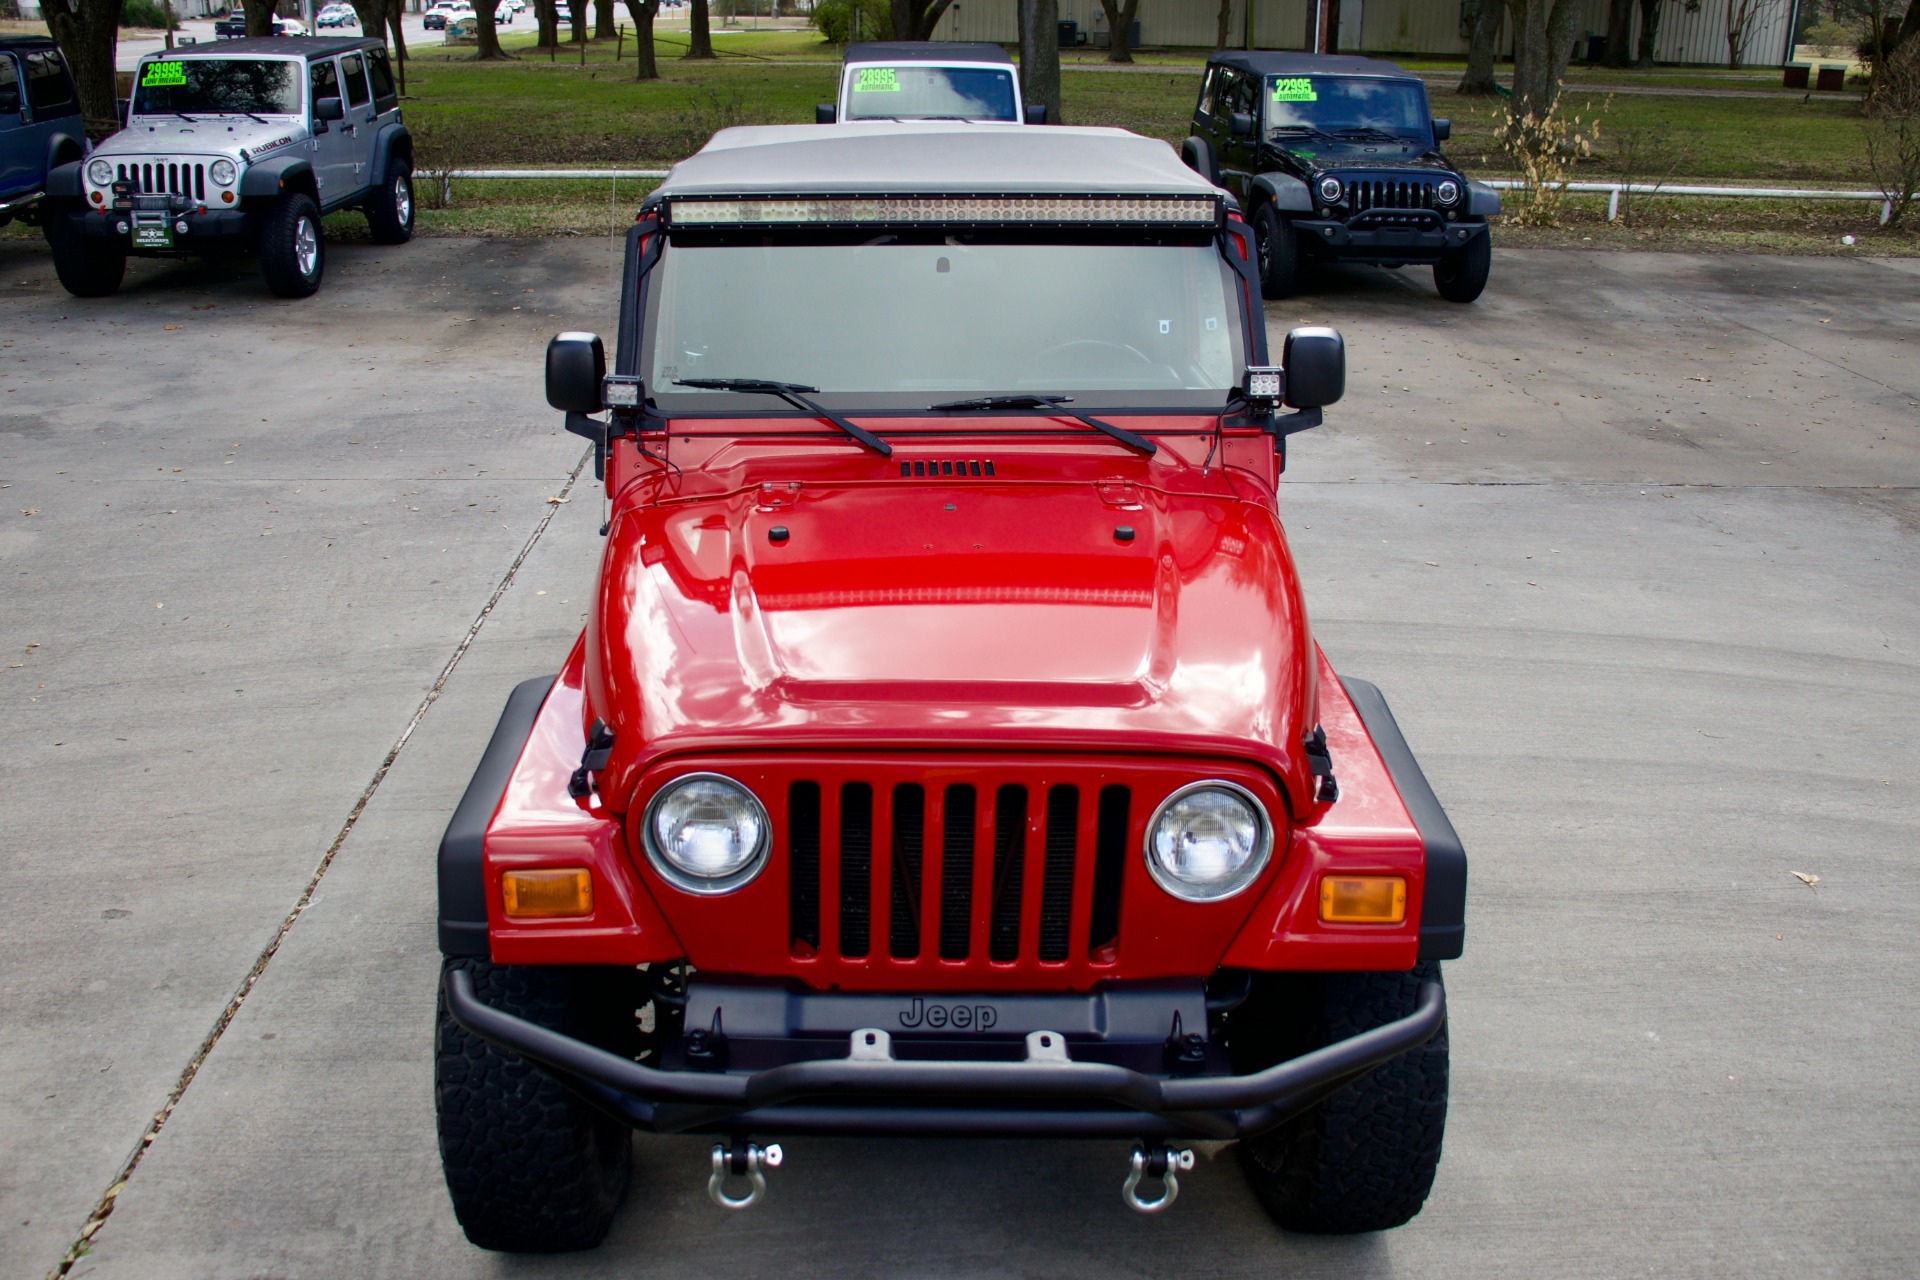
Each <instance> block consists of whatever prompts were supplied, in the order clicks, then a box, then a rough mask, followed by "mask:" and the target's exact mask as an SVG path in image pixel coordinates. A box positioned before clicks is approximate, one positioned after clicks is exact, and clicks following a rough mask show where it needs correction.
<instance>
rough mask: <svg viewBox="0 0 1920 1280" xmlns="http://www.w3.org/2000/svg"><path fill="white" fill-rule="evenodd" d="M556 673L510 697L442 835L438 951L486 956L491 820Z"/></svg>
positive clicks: (523, 683) (520, 686) (529, 682)
mask: <svg viewBox="0 0 1920 1280" xmlns="http://www.w3.org/2000/svg"><path fill="white" fill-rule="evenodd" d="M556 679H557V677H555V676H540V677H537V678H535V679H532V680H523V681H521V682H520V683H519V684H518V685H516V686H515V687H514V690H513V693H512V694H511V695H510V696H509V697H508V698H507V705H506V709H505V710H503V711H502V712H501V713H500V722H499V723H498V724H497V725H495V726H494V730H493V737H492V738H491V739H490V740H489V741H488V743H487V749H486V751H485V752H483V753H482V754H481V756H480V764H479V766H478V767H477V768H476V769H474V771H473V778H472V780H471V781H469V782H468V783H467V789H466V792H465V793H464V794H463V795H462V796H461V797H460V803H459V805H458V806H457V807H456V808H455V809H454V811H453V817H452V818H451V819H450V820H449V821H448V822H447V830H446V833H445V834H444V835H442V836H441V837H440V857H439V883H440V953H441V954H442V955H449V956H474V957H477V958H479V959H482V960H484V959H486V958H487V957H488V955H489V954H490V948H489V945H488V942H487V884H486V871H485V862H486V838H487V824H488V823H490V822H492V821H493V811H494V810H495V809H497V808H499V807H500V797H501V796H502V795H504V794H505V793H506V790H507V782H508V780H509V779H511V778H512V777H513V767H514V766H515V765H517V764H518V763H520V752H521V751H522V749H524V748H525V747H526V745H527V739H528V738H529V737H531V736H532V734H533V722H534V721H535V720H536V719H538V718H539V715H540V708H541V707H542V706H544V705H545V704H546V701H547V693H548V691H549V690H551V689H552V688H553V685H554V681H555V680H556Z"/></svg>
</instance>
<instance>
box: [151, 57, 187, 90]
mask: <svg viewBox="0 0 1920 1280" xmlns="http://www.w3.org/2000/svg"><path fill="white" fill-rule="evenodd" d="M186 82H187V68H186V65H185V64H184V63H180V62H149V63H148V64H147V69H146V70H145V71H143V72H142V73H141V74H140V87H141V88H142V89H152V88H158V87H160V86H163V85H176V84H185V83H186Z"/></svg>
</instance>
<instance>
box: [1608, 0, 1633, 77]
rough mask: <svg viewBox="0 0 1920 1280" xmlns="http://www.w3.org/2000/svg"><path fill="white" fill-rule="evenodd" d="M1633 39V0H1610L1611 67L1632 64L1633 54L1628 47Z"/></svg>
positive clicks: (1609, 49) (1609, 44)
mask: <svg viewBox="0 0 1920 1280" xmlns="http://www.w3.org/2000/svg"><path fill="white" fill-rule="evenodd" d="M1632 41H1633V0H1608V3H1607V56H1606V59H1605V61H1604V63H1603V65H1605V66H1609V67H1625V66H1631V65H1632V63H1633V54H1632V52H1631V51H1630V50H1629V49H1628V48H1627V46H1628V45H1629V44H1631V43H1632Z"/></svg>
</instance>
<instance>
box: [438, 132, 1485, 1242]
mask: <svg viewBox="0 0 1920 1280" xmlns="http://www.w3.org/2000/svg"><path fill="white" fill-rule="evenodd" d="M1255 271H1256V268H1255V266H1254V254H1253V245H1252V242H1251V236H1250V234H1249V231H1248V228H1247V226H1246V225H1245V224H1244V223H1243V222H1242V221H1241V220H1240V218H1239V216H1238V215H1237V214H1236V213H1235V211H1234V208H1233V206H1232V204H1231V202H1230V200H1229V199H1228V197H1227V196H1226V195H1225V193H1223V192H1221V191H1220V190H1219V189H1217V188H1215V187H1213V186H1212V185H1210V184H1209V183H1207V182H1206V181H1204V180H1203V179H1202V178H1200V177H1199V176H1198V175H1196V174H1195V173H1194V172H1192V171H1191V170H1190V169H1188V168H1187V167H1186V166H1184V165H1183V164H1181V162H1180V160H1179V159H1178V157H1176V156H1175V155H1174V153H1173V152H1172V151H1171V150H1170V149H1169V148H1168V147H1167V146H1165V145H1164V144H1163V143H1160V142H1155V141H1150V140H1148V139H1144V138H1139V137H1135V136H1134V135H1131V134H1128V133H1124V132H1120V131H1117V130H1110V129H1069V128H1053V129H1018V130H989V129H980V128H972V127H968V126H965V125H951V124H933V123H930V124H907V125H900V124H889V125H880V126H875V125H838V126H832V127H824V128H822V127H816V126H803V127H790V128H785V127H783V128H747V129H730V130H727V131H725V132H722V133H720V134H718V135H717V136H716V137H715V138H714V140H713V141H712V142H711V143H710V144H709V145H708V146H707V147H706V148H705V149H704V150H703V151H701V152H700V153H699V154H698V155H696V156H694V157H693V158H692V159H690V160H688V161H686V162H685V163H683V164H681V165H679V166H678V167H677V168H675V169H674V171H673V173H672V175H671V176H670V177H669V178H668V179H667V181H666V182H665V183H664V184H663V185H662V186H661V187H660V188H659V189H658V190H657V191H656V192H655V193H654V194H653V195H652V196H651V197H650V198H649V199H648V200H647V202H646V204H645V206H644V207H643V208H642V209H641V211H640V215H639V218H638V221H637V223H636V225H635V226H634V227H633V228H632V229H631V230H630V231H629V233H628V236H627V245H626V263H625V267H624V270H623V272H622V276H621V279H622V286H621V296H620V311H619V336H618V338H617V339H616V341H615V346H614V352H613V362H612V363H613V372H612V373H611V374H609V373H608V372H607V368H606V360H605V357H604V353H603V349H602V346H601V343H600V340H599V339H598V338H596V337H593V336H592V335H589V334H562V335H560V336H559V337H558V338H556V339H554V341H553V343H552V345H551V346H550V347H549V348H548V351H547V397H548V400H549V401H550V402H551V403H552V404H553V406H554V407H555V408H557V409H561V410H563V411H565V412H566V414H567V426H568V429H569V430H572V431H575V432H578V433H580V434H582V435H585V436H587V437H588V438H589V439H591V440H592V441H593V442H594V446H595V454H594V456H595V475H596V476H597V477H600V478H603V479H604V481H605V484H606V492H607V496H608V499H609V501H610V504H611V505H610V511H609V515H608V518H607V522H606V526H605V528H604V529H603V531H602V532H603V533H604V534H605V536H606V539H607V542H606V551H605V555H604V558H603V560H602V562H601V567H600V579H599V585H598V588H597V593H596V596H595V598H594V601H593V606H592V611H591V614H590V617H589V621H588V623H587V626H586V630H585V633H584V634H583V635H582V636H581V637H580V639H579V641H578V642H577V643H576V644H575V645H574V647H573V651H572V652H571V653H570V654H569V655H567V658H566V661H565V663H564V664H563V665H562V667H561V669H560V673H559V675H558V676H557V677H553V678H545V679H540V680H534V681H529V682H527V683H526V684H523V685H521V686H520V687H519V688H518V689H517V690H515V692H514V693H513V696H512V697H511V698H510V699H509V701H508V703H507V708H506V712H505V714H504V716H503V717H502V718H501V721H500V726H499V728H498V729H497V730H496V732H495V734H494V737H493V741H492V743H491V744H490V745H489V746H488V748H487V750H486V754H485V756H484V757H483V758H482V760H481V763H480V766H479V769H478V771H477V772H476V774H475V775H474V779H473V782H472V784H471V786H470V787H469V788H468V789H467V793H466V796H465V798H464V799H463V800H462V801H461V803H460V807H459V809H458V810H457V812H456V813H455V814H454V817H453V820H452V823H451V824H450V825H449V827H448V829H447V833H446V838H445V840H444V842H443V843H442V845H441V848H440V946H441V950H442V951H443V952H444V953H445V957H446V959H445V972H444V980H443V982H442V984H441V991H440V1016H439V1024H438V1040H437V1068H436V1072H437V1077H436V1078H437V1099H438V1111H439V1132H440V1146H441V1154H442V1157H443V1161H444V1165H445V1170H446V1177H447V1185H448V1188H449V1190H450V1191H451V1193H452V1197H453V1204H454V1209H455V1212H456V1214H457V1215H458V1217H459V1220H460V1223H461V1225H462V1226H463V1227H464V1228H465V1230H466V1233H467V1236H468V1238H469V1239H471V1240H472V1241H473V1242H474V1243H476V1244H479V1245H482V1246H485V1247H487V1248H493V1249H510V1250H542V1251H544V1250H562V1249H576V1248H584V1247H589V1246H592V1245H594V1244H596V1243H597V1242H598V1241H599V1240H600V1239H601V1237H602V1236H603V1235H604V1234H605V1232H606V1230H607V1228H608V1225H609V1223H610V1221H611V1219H612V1216H613V1214H614V1211H615V1209H616V1207H617V1205H618V1203H619V1200H620V1197H621V1194H622V1192H623V1190H624V1188H625V1184H626V1181H627V1177H628V1170H629V1164H630V1161H631V1145H632V1144H631V1142H630V1141H629V1129H630V1128H637V1129H644V1130H647V1131H650V1132H656V1133H705V1134H712V1135H715V1136H716V1137H717V1138H718V1139H719V1141H718V1143H717V1144H716V1145H715V1146H714V1148H713V1155H712V1169H711V1173H712V1177H711V1180H710V1182H709V1184H708V1185H709V1191H710V1192H711V1194H712V1195H713V1198H714V1199H715V1200H716V1201H718V1202H720V1203H721V1204H724V1205H727V1206H728V1207H743V1206H745V1205H747V1204H750V1203H752V1202H753V1201H754V1200H756V1199H757V1198H759V1196H760V1195H761V1194H762V1193H763V1192H764V1189H765V1177H766V1170H767V1169H768V1168H769V1167H772V1166H774V1165H777V1164H778V1163H779V1148H778V1147H777V1146H775V1145H768V1146H765V1147H762V1146H761V1145H759V1142H758V1141H757V1140H761V1139H766V1138H770V1137H774V1136H778V1135H783V1134H818V1133H825V1134H875V1135H896V1134H898V1135H909V1134H911V1135H938V1134H965V1135H972V1136H977V1135H984V1134H1000V1135H1020V1136H1036V1137H1040V1136H1059V1137H1078V1138H1086V1137H1095V1136H1105V1137H1113V1138H1124V1139H1132V1140H1135V1142H1136V1145H1135V1146H1134V1148H1133V1154H1132V1160H1131V1167H1130V1169H1129V1171H1128V1173H1127V1175H1126V1181H1125V1189H1124V1195H1125V1198H1126V1200H1127V1202H1128V1203H1129V1204H1131V1205H1133V1206H1134V1207H1135V1208H1138V1209H1142V1210H1148V1211H1151V1210H1154V1209H1158V1208H1162V1207H1164V1206H1165V1205H1166V1204H1168V1203H1170V1202H1171V1201H1172V1199H1173V1197H1174V1194H1175V1192H1176V1191H1177V1188H1178V1181H1177V1174H1178V1171H1179V1170H1181V1169H1185V1168H1189V1167H1191V1164H1192V1154H1191V1152H1190V1151H1187V1150H1183V1149H1182V1148H1181V1147H1180V1146H1179V1145H1178V1144H1180V1143H1182V1142H1185V1141H1189V1140H1193V1139H1212V1140H1220V1139H1239V1143H1238V1147H1239V1151H1240V1157H1241V1164H1242V1167H1243V1168H1244V1169H1245V1171H1246V1176H1247V1178H1248V1180H1249V1181H1250V1182H1251V1184H1252V1186H1253V1189H1254V1190H1255V1192H1256V1193H1257V1194H1258V1196H1259V1198H1260V1200H1261V1201H1262V1202H1263V1203H1264V1204H1265V1205H1266V1206H1267V1208H1268V1209H1269V1210H1270V1211H1271V1212H1272V1214H1273V1216H1274V1218H1275V1219H1277V1220H1278V1221H1279V1222H1280V1223H1281V1224H1282V1225H1283V1226H1286V1227H1289V1228H1292V1229H1295V1230H1302V1231H1315V1232H1353V1231H1372V1230H1378V1229H1381V1228H1386V1227H1392V1226H1396V1225H1398V1224H1400V1223H1403V1222H1405V1221H1407V1220H1408V1219H1409V1218H1411V1217H1412V1216H1413V1215H1414V1214H1415V1213H1417V1212H1418V1211H1419V1209H1420V1206H1421V1204H1422V1202H1423V1201H1424V1200H1425V1199H1426V1196H1427V1192H1428V1189H1429V1188H1430V1186H1431V1185H1432V1182H1433V1175H1434V1169H1435V1166H1436V1164H1437V1163H1438V1161H1439V1157H1440V1143H1441V1133H1442V1129H1443V1127H1444V1121H1445V1115H1446V1097H1447V1048H1446V1026H1445V1000H1444V996H1443V994H1442V991H1441V985H1440V971H1439V966H1438V963H1437V962H1438V961H1440V960H1443V959H1449V958H1452V957H1455V956H1458V955H1459V954H1460V949H1461V942H1462V937H1463V924H1462V913H1463V907H1464V900H1465V893H1466V858H1465V855H1464V853H1463V852H1462V850H1461V848H1460V844H1459V841H1458V838H1457V837H1456V836H1455V834H1454V831H1453V828H1452V827H1451V826H1450V825H1449V823H1448V821H1447V818H1446V815H1445V814H1444V813H1443V812H1442V811H1441V808H1440V805H1439V803H1438V802H1437V801H1436V800H1435V799H1434V795H1433V792H1432V791H1431V790H1430V789H1429V788H1428V786H1427V783H1426V781H1425V779H1424V778H1423V777H1422V776H1421V773H1420V769H1419V767H1418V766H1417V765H1416V764H1415V763H1414V760H1413V757H1412V755H1411V754H1410V753H1409V751H1408V749H1407V745H1406V743H1405V742H1404V740H1403V739H1402V738H1401V736H1400V732H1399V730H1398V729H1397V728H1396V727H1395V725H1394V722H1393V718H1392V716H1391V715H1390V714H1389V712H1388V710H1387V706H1386V703H1385V702H1384V701H1383V700H1382V699H1381V697H1380V694H1379V691H1378V690H1376V689H1375V688H1374V687H1373V686H1372V685H1369V684H1366V683H1364V682H1362V681H1358V680H1348V681H1344V682H1343V681H1341V680H1340V679H1339V678H1338V677H1336V676H1335V675H1334V673H1333V670H1332V669H1331V667H1329V666H1328V664H1327V660H1326V657H1325V656H1324V655H1323V654H1322V653H1321V652H1320V650H1319V647H1318V646H1317V645H1316V644H1315V643H1314V640H1313V637H1312V635H1311V633H1310V631H1309V630H1308V626H1307V616H1306V611H1305V608H1304V606H1303V604H1302V600H1301V591H1300V582H1299V578H1298V575H1297V574H1296V572H1295V569H1294V565H1293V561H1292V558H1291V556H1290V555H1289V554H1288V551H1287V543H1286V538H1285V536H1284V534H1283V532H1282V529H1281V524H1280V518H1279V515H1278V511H1277V507H1278V499H1277V497H1276V483H1277V480H1278V477H1279V474H1280V472H1281V470H1282V468H1283V466H1284V463H1285V453H1284V448H1285V440H1286V437H1287V436H1288V435H1290V434H1292V433H1293V432H1295V431H1297V430H1300V429H1302V428H1304V427H1309V426H1312V425H1314V424H1315V423H1317V422H1319V421H1320V408H1321V406H1323V405H1326V404H1330V403H1332V402H1333V401H1335V400H1337V399H1338V398H1339V397H1340V394H1341V391H1342V390H1343V387H1344V384H1345V353H1344V349H1343V347H1342V344H1341V340H1340V337H1339V335H1338V334H1337V333H1334V332H1333V331H1331V330H1328V329H1296V330H1295V331H1293V332H1292V333H1291V334H1289V335H1288V336H1287V340H1286V345H1285V348H1284V351H1283V356H1282V359H1281V361H1280V362H1279V365H1278V366H1274V365H1272V364H1270V362H1269V360H1268V356H1267V340H1266V326H1265V320H1264V316H1263V314H1262V310H1261V305H1260V302H1259V298H1260V286H1259V281H1258V279H1257V278H1256V275H1255ZM603 410H605V411H608V417H607V419H606V420H604V421H602V420H600V419H597V418H594V417H591V416H589V415H592V414H596V413H599V412H602V411H603Z"/></svg>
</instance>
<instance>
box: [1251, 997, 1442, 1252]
mask: <svg viewBox="0 0 1920 1280" xmlns="http://www.w3.org/2000/svg"><path fill="white" fill-rule="evenodd" d="M1275 977H1276V978H1278V979H1280V981H1278V982H1273V983H1270V984H1267V990H1266V991H1265V992H1262V991H1260V990H1259V989H1258V988H1256V999H1259V1000H1261V1003H1262V1004H1263V1005H1264V1006H1265V1008H1264V1010H1262V1011H1259V1012H1255V1016H1256V1017H1259V1018H1261V1020H1262V1021H1268V1022H1269V1023H1270V1025H1271V1020H1270V1019H1269V1018H1267V1017H1264V1016H1262V1015H1263V1014H1272V1015H1280V1016H1285V1015H1282V1014H1281V1011H1282V1010H1285V1009H1288V1008H1289V1007H1291V1008H1293V1009H1296V1010H1300V1011H1301V1012H1302V1013H1303V1014H1304V1016H1303V1017H1299V1018H1297V1019H1296V1020H1295V1023H1294V1025H1293V1026H1292V1027H1291V1028H1289V1029H1287V1030H1283V1031H1279V1032H1277V1033H1275V1032H1273V1031H1270V1030H1269V1031H1268V1032H1267V1033H1266V1034H1265V1035H1260V1034H1256V1035H1253V1036H1245V1035H1243V1037H1242V1040H1244V1041H1246V1042H1247V1043H1245V1044H1244V1045H1243V1044H1242V1043H1240V1042H1236V1043H1235V1066H1236V1069H1239V1070H1247V1069H1250V1067H1251V1065H1252V1062H1251V1061H1244V1062H1243V1056H1244V1057H1245V1058H1246V1059H1249V1060H1264V1059H1265V1058H1267V1057H1269V1056H1271V1055H1272V1054H1274V1053H1276V1052H1279V1053H1282V1054H1284V1056H1286V1057H1292V1056H1294V1055H1295V1054H1296V1053H1298V1052H1303V1051H1305V1050H1306V1049H1311V1048H1317V1047H1319V1046H1320V1045H1324V1044H1329V1043H1332V1042H1333V1041H1336V1040H1342V1039H1345V1038H1347V1037H1349V1036H1353V1035H1357V1034H1359V1033H1360V1032H1362V1031H1366V1030H1369V1029H1371V1028H1373V1027H1377V1026H1380V1025H1382V1024H1383V1023H1387V1022H1391V1021H1393V1020H1394V1019H1396V1018H1401V1017H1405V1016H1406V1015H1407V1014H1409V1013H1411V1012H1412V1011H1413V1009H1414V1007H1415V1004H1416V1002H1417V998H1418V993H1419V989H1420V985H1421V983H1423V982H1426V981H1436V982H1437V981H1439V980H1440V966H1439V965H1438V964H1437V963H1435V962H1432V961H1428V962H1426V963H1423V964H1421V965H1419V966H1418V967H1416V968H1415V969H1414V970H1413V971H1412V972H1410V973H1330V974H1324V975H1314V976H1297V977H1296V976H1291V975H1275ZM1283 1001H1284V1003H1282V1002H1283ZM1295 1002H1299V1003H1295ZM1248 1003H1249V1005H1253V1004H1254V1003H1255V1001H1252V1000H1250V1001H1249V1002H1248ZM1242 1008H1243V1010H1245V1009H1246V1008H1247V1006H1242ZM1274 1060H1275V1061H1279V1060H1280V1059H1279V1058H1275V1059H1274ZM1266 1065H1271V1064H1270V1063H1268V1064H1266ZM1446 1122H1447V1029H1446V1027H1445V1026H1442V1027H1441V1029H1440V1032H1439V1034H1438V1035H1436V1036H1434V1038H1433V1039H1431V1040H1429V1041H1428V1042H1427V1043H1426V1044H1424V1045H1422V1046H1420V1047H1419V1048H1417V1049H1413V1050H1411V1051H1409V1052H1407V1053H1404V1054H1402V1055H1400V1056H1399V1057H1397V1058H1394V1059H1393V1060H1391V1061H1389V1062H1387V1063H1384V1064H1383V1065H1381V1066H1379V1067H1377V1068H1375V1069H1374V1070H1373V1071H1371V1072H1369V1073H1368V1074H1367V1075H1365V1076H1362V1077H1361V1078H1360V1079H1358V1080H1356V1081H1354V1082H1353V1083H1352V1084H1349V1085H1348V1086H1346V1087H1345V1088H1344V1089H1342V1090H1340V1092H1338V1093H1336V1094H1334V1095H1333V1096H1331V1097H1329V1098H1327V1099H1326V1100H1325V1101H1323V1102H1321V1103H1320V1104H1318V1105H1317V1106H1315V1107H1314V1108H1313V1109H1312V1110H1310V1111H1307V1112H1306V1113H1304V1114H1302V1115H1300V1116H1297V1117H1295V1118H1294V1119H1292V1120H1290V1121H1288V1122H1287V1123H1285V1124H1283V1125H1281V1126H1280V1127H1279V1128H1277V1129H1274V1130H1272V1131H1271V1132H1269V1133H1264V1134H1261V1135H1259V1136H1257V1137H1253V1138H1248V1139H1245V1140H1243V1141H1242V1142H1240V1143H1239V1156H1240V1164H1241V1169H1242V1170H1243V1171H1244V1173H1245V1174H1246V1177H1247V1182H1248V1185H1249V1186H1250V1187H1251V1188H1252V1190H1253V1193H1254V1196H1255V1198H1256V1199H1258V1200H1259V1201H1260V1203H1261V1205H1262V1206H1263V1207H1264V1208H1265V1209H1266V1210H1267V1212H1268V1214H1270V1215H1271V1216H1272V1217H1273V1219H1274V1221H1275V1222H1277V1223H1279V1224H1280V1225H1281V1226H1282V1227H1285V1228H1286V1229H1287V1230H1289V1231H1298V1232H1304V1233H1308V1234H1313V1235H1351V1234H1355V1233H1359V1232H1367V1231H1384V1230H1387V1229H1389V1228H1392V1227H1397V1226H1401V1225H1402V1224H1404V1223H1406V1222H1408V1221H1410V1220H1411V1219H1412V1218H1413V1217H1414V1216H1415V1215H1416V1214H1418V1213H1419V1212H1420V1209H1421V1206H1423V1205H1424V1204H1425V1203H1426V1200H1427V1195H1428V1193H1429V1192H1431V1191H1432V1189H1433V1179H1434V1174H1435V1172H1436V1171H1437V1170H1438V1168H1439V1165H1440V1148H1441V1143H1442V1140H1443V1138H1444V1136H1445V1133H1446Z"/></svg>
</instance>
